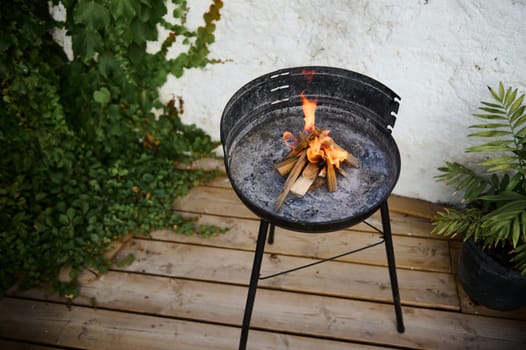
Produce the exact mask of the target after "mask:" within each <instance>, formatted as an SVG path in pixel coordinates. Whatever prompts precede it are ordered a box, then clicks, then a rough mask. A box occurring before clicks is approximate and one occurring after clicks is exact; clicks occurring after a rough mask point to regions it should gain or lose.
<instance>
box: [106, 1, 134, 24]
mask: <svg viewBox="0 0 526 350" xmlns="http://www.w3.org/2000/svg"><path fill="white" fill-rule="evenodd" d="M134 5H135V6H137V5H136V1H133V0H111V2H110V9H111V13H112V15H113V17H114V18H115V19H116V20H117V19H123V20H126V21H131V19H132V18H133V17H134V16H135V14H136V13H137V12H136V9H135V7H134Z"/></svg>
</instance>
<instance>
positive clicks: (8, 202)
mask: <svg viewBox="0 0 526 350" xmlns="http://www.w3.org/2000/svg"><path fill="white" fill-rule="evenodd" d="M173 3H174V4H173V5H174V11H173V17H175V19H176V23H175V24H174V23H169V22H167V21H166V20H165V19H164V16H165V15H166V14H167V7H166V1H165V0H148V1H145V0H61V1H58V0H54V1H51V2H48V1H31V0H12V1H5V2H2V9H1V11H0V27H1V28H2V32H1V34H0V89H1V95H2V99H1V101H0V145H1V149H0V152H1V154H0V295H1V294H2V293H3V292H4V291H5V290H6V288H8V287H9V286H11V285H12V284H13V283H14V281H16V280H18V281H21V283H22V285H25V286H33V285H38V284H41V283H46V284H51V285H52V286H53V287H54V288H55V289H57V290H58V291H59V292H60V293H63V295H64V294H68V295H71V294H73V295H75V294H76V293H77V289H76V276H77V275H78V273H79V272H80V271H81V270H82V269H83V268H85V267H92V268H93V267H94V268H96V269H99V270H101V271H104V270H105V269H107V267H108V266H109V265H108V264H109V262H108V261H106V260H105V259H104V258H103V253H104V252H105V250H107V249H108V244H109V243H110V242H111V241H112V240H114V239H117V238H119V237H121V235H124V234H128V233H147V232H150V230H152V229H155V228H161V227H174V226H183V225H185V224H186V225H187V224H188V222H187V221H186V220H184V219H183V218H181V216H180V215H178V214H176V213H174V212H173V211H172V208H171V204H172V202H173V200H174V199H175V198H176V197H177V196H181V195H183V194H185V193H186V192H187V191H188V190H189V188H190V187H191V186H194V185H196V184H198V183H200V182H202V181H206V180H207V179H210V178H212V177H213V176H215V175H216V174H215V173H213V172H212V173H210V172H204V171H182V170H178V169H176V168H175V164H176V163H181V162H189V161H192V160H194V159H196V158H199V157H201V156H203V155H209V154H210V152H211V151H212V150H213V149H214V148H215V147H216V146H217V143H216V142H213V141H212V140H211V138H210V137H209V136H208V135H207V134H205V133H204V132H203V131H202V130H200V129H199V128H197V127H196V126H193V125H185V124H183V123H182V122H181V120H180V118H179V115H180V113H181V112H182V102H181V101H175V100H174V101H170V103H168V105H163V104H162V103H161V102H160V101H159V98H158V89H159V88H160V87H161V86H162V85H163V84H164V82H165V81H166V78H167V76H168V74H173V75H175V76H176V77H180V76H181V75H182V74H183V72H184V70H185V69H188V68H198V67H204V66H205V65H207V64H209V63H214V62H216V61H214V60H212V59H210V58H208V56H209V49H208V46H209V45H210V44H211V43H213V42H214V31H215V22H217V21H218V20H219V18H220V14H219V11H220V9H221V7H222V2H221V1H220V0H211V5H210V7H209V9H208V11H207V12H206V13H205V14H204V23H203V25H202V26H200V27H199V28H197V29H196V30H192V29H190V28H188V27H187V25H186V14H187V12H188V10H189V9H188V5H187V2H186V1H173ZM58 5H61V6H63V7H64V9H65V10H66V13H67V16H66V20H65V21H57V20H54V19H53V17H52V16H51V15H50V6H58ZM157 26H161V27H164V28H166V29H168V30H169V35H168V37H167V38H166V39H165V40H164V41H163V42H162V45H161V49H160V50H159V51H158V52H156V53H153V54H150V53H147V52H146V45H147V42H148V41H152V40H157V38H158V29H157ZM55 28H62V29H64V30H65V31H66V33H67V35H69V36H71V41H72V49H73V58H72V59H71V60H70V59H68V58H67V57H66V55H65V53H64V50H63V48H62V47H61V46H59V45H58V44H57V43H56V42H55V41H54V40H53V38H52V34H51V33H52V31H53V30H55ZM176 41H177V42H180V43H181V44H182V45H183V47H186V48H187V49H186V51H184V52H182V53H181V54H179V55H178V56H177V57H175V58H173V59H167V58H166V53H167V51H168V49H169V48H170V47H171V46H172V45H173V44H174V43H175V42H176ZM154 110H157V111H160V113H159V114H160V115H155V114H154V113H153V111H154ZM63 266H71V267H72V268H73V269H72V273H71V277H72V279H71V282H68V283H66V282H60V281H59V280H58V278H57V276H58V272H59V270H60V268H61V267H63Z"/></svg>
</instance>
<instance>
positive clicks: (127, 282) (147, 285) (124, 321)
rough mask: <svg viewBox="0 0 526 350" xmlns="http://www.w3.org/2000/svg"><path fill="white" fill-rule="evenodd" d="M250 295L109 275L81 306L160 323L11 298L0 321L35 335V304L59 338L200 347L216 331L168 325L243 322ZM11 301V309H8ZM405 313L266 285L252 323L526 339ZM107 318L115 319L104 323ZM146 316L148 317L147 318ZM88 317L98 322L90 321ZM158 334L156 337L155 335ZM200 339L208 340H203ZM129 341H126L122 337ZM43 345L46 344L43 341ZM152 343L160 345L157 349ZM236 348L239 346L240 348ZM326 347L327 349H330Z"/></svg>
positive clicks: (409, 340) (484, 341)
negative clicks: (49, 310)
mask: <svg viewBox="0 0 526 350" xmlns="http://www.w3.org/2000/svg"><path fill="white" fill-rule="evenodd" d="M246 292H247V289H246V287H241V286H235V285H224V284H217V283H209V282H198V281H191V280H177V279H173V278H166V277H159V276H148V275H141V274H125V273H117V272H109V273H108V274H107V275H105V276H104V278H101V279H99V280H97V281H94V282H91V283H90V284H89V285H88V286H83V287H82V291H81V296H80V297H79V298H77V299H76V300H75V301H74V302H75V303H77V302H78V303H84V304H87V303H89V302H91V298H92V297H95V298H96V300H97V304H98V305H99V307H100V308H105V307H110V308H114V309H120V308H123V309H125V310H131V311H134V312H137V313H149V314H152V313H154V314H155V315H162V316H163V318H161V319H159V321H157V319H156V318H153V317H152V316H149V317H147V318H146V317H145V316H138V315H137V314H127V315H126V316H124V315H121V314H119V313H117V315H115V312H112V313H111V314H110V313H108V311H106V310H102V309H98V310H93V309H83V311H82V312H73V313H72V314H67V309H66V308H65V307H64V306H62V309H63V310H62V311H60V310H58V311H56V310H55V313H60V314H53V316H52V317H50V318H49V320H48V319H47V318H45V317H42V316H41V315H40V309H39V308H42V307H43V306H42V305H40V304H39V305H37V306H35V305H34V303H32V302H29V301H28V302H25V303H21V304H22V305H20V303H18V304H17V305H14V306H12V307H11V308H10V306H11V305H10V304H9V303H10V302H12V301H7V302H6V300H3V301H0V307H1V308H2V309H4V310H7V312H4V314H3V315H1V316H0V321H5V322H0V324H8V326H5V327H4V326H0V328H1V329H4V331H2V330H0V335H2V334H3V332H9V333H10V334H17V332H27V329H25V330H18V327H17V323H18V326H19V325H20V324H21V323H22V322H20V321H19V318H23V317H28V316H26V315H25V312H24V310H20V307H22V308H23V307H27V309H25V310H30V312H31V315H32V316H33V315H37V317H34V316H33V317H32V318H31V322H38V321H40V320H42V319H46V320H47V322H46V327H42V326H40V329H48V330H49V328H50V327H51V326H52V327H56V328H59V330H58V331H57V332H55V334H53V332H52V331H48V333H46V334H45V336H46V337H50V338H51V339H62V340H63V339H68V340H69V339H72V340H73V339H76V338H80V339H81V340H83V337H81V336H80V335H81V332H82V329H80V328H81V327H80V326H81V325H82V324H84V326H85V327H91V326H92V325H94V327H96V329H97V330H98V331H100V332H101V334H100V335H99V334H90V333H89V330H88V331H87V332H88V337H87V338H88V339H91V340H94V339H96V338H99V337H100V338H103V339H107V342H108V346H111V345H114V344H113V342H114V340H113V341H112V339H111V338H110V339H108V337H109V336H112V337H114V336H115V335H114V332H116V331H117V332H122V331H123V330H129V334H128V332H126V333H127V337H126V338H128V337H130V339H126V341H130V342H131V341H137V342H138V343H139V344H148V347H147V348H154V346H159V344H160V343H163V342H171V343H172V344H175V343H178V342H177V341H178V339H173V331H172V332H170V333H168V332H166V329H167V328H170V327H171V328H172V329H174V328H175V327H177V328H176V329H177V332H176V335H182V333H185V334H186V333H192V335H193V337H190V339H188V340H187V341H190V340H193V341H194V343H193V344H194V345H197V344H200V341H203V338H202V334H203V333H199V332H206V333H207V334H208V331H207V330H204V329H202V328H201V329H200V330H196V329H184V326H186V325H187V324H188V323H189V321H185V322H182V321H181V322H182V323H183V325H179V323H177V326H174V325H172V324H170V325H168V324H167V323H168V322H170V323H171V322H174V321H173V320H171V319H169V318H168V317H178V318H184V319H186V320H193V321H194V322H195V321H198V320H206V321H207V322H213V323H219V324H228V325H239V324H240V323H241V318H242V314H243V309H244V300H245V296H246ZM25 293H26V294H27V293H28V292H25ZM32 297H35V295H32ZM5 299H9V298H5ZM6 303H7V307H5V306H6V305H5V304H6ZM26 305H29V306H26ZM50 305H51V304H50ZM78 310H79V308H77V307H74V308H73V311H78ZM403 314H404V320H405V325H406V332H405V333H404V334H399V333H398V332H396V329H395V321H394V310H393V306H392V305H390V304H384V303H373V302H365V301H358V300H349V299H343V298H334V297H327V296H316V295H308V294H301V293H292V292H283V291H276V290H269V289H266V288H259V289H258V293H257V297H256V302H255V309H254V314H253V319H252V326H253V327H254V328H257V329H260V330H268V331H277V332H285V333H291V334H297V335H302V334H303V335H305V334H308V335H312V336H316V337H324V338H330V339H334V340H339V341H352V342H362V343H366V344H375V345H378V346H382V345H384V346H395V347H405V348H418V349H421V348H426V349H448V350H449V349H475V348H476V349H520V348H521V346H522V345H524V343H525V342H526V333H525V332H524V329H525V328H524V327H526V322H523V321H512V320H498V322H497V321H496V320H495V319H494V318H490V317H482V316H473V315H465V314H460V313H457V312H445V311H438V310H431V309H423V308H414V307H408V306H406V307H403ZM101 315H104V317H107V318H108V319H110V320H111V321H101V320H100V318H101V317H102V316H101ZM142 317H145V319H146V320H144V319H143V318H142ZM55 320H60V322H61V323H60V324H57V322H55ZM77 320H80V324H78V325H76V326H75V325H73V324H72V323H75V322H77ZM88 320H90V322H91V323H90V324H86V323H87V322H86V321H88ZM47 324H51V326H49V325H47ZM29 325H30V327H29V328H30V329H31V328H32V329H33V332H36V333H38V334H39V335H40V336H43V333H44V332H38V328H37V327H35V326H32V327H31V324H29ZM151 325H155V326H156V327H155V329H151V328H152V327H151ZM6 327H7V329H6ZM66 327H73V329H64V328H66ZM150 329H151V331H152V332H153V333H154V334H148V333H149V332H150ZM205 329H207V328H206V327H205ZM103 330H106V332H108V333H109V335H105V334H102V331H103ZM84 332H86V330H84ZM140 332H142V333H143V334H142V335H140V336H141V337H146V338H147V339H146V340H145V339H134V338H136V337H139V333H140ZM199 334H201V336H200V335H199ZM252 335H253V332H251V337H249V339H251V340H252V339H253V338H252ZM13 336H14V335H13ZM20 336H22V337H24V338H25V339H31V338H32V339H34V336H33V335H32V334H27V333H25V334H22V335H20ZM209 336H210V337H211V338H214V339H215V337H222V338H220V339H222V341H218V343H217V344H218V347H217V348H223V347H222V346H223V345H224V346H225V347H226V345H227V344H226V340H225V339H224V338H227V339H230V338H234V337H237V336H238V333H237V334H235V335H232V334H231V333H230V332H229V331H228V330H227V331H224V332H223V334H221V335H220V334H213V335H209ZM156 337H157V338H156ZM194 337H198V338H199V339H200V340H199V341H196V340H195V339H193V338H194ZM46 339H47V338H46ZM121 339H124V337H123V338H119V340H121ZM154 339H155V340H154ZM35 340H39V341H43V339H35ZM98 340H100V339H98ZM147 341H152V344H149V343H148V342H147ZM65 344H66V345H72V343H69V342H65ZM207 344H208V343H207ZM83 345H84V344H83ZM89 345H92V344H89ZM93 345H96V344H93ZM125 345H129V343H124V344H122V345H121V344H119V346H125ZM152 345H153V346H152ZM229 345H230V346H231V348H233V347H232V344H229ZM318 345H320V344H318ZM319 348H322V349H323V348H327V347H324V346H323V345H322V346H320V347H319ZM302 349H303V348H302Z"/></svg>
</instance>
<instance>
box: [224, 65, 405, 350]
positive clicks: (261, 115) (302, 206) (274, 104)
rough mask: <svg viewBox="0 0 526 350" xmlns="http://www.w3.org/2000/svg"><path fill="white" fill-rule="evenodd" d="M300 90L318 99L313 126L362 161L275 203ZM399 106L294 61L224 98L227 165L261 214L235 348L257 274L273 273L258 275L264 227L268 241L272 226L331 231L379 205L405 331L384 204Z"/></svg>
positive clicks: (350, 79)
mask: <svg viewBox="0 0 526 350" xmlns="http://www.w3.org/2000/svg"><path fill="white" fill-rule="evenodd" d="M313 71H314V72H315V73H314V74H312V72H313ZM306 72H308V74H305V73H306ZM302 91H304V94H305V96H306V97H307V98H308V99H311V100H312V99H314V100H317V102H318V104H317V107H316V126H317V127H319V128H322V129H325V130H330V135H331V137H332V138H333V139H334V141H335V142H336V143H337V144H338V145H340V146H341V147H342V148H344V149H346V150H347V151H349V152H350V153H351V154H353V155H354V156H355V157H356V158H358V161H359V163H360V166H359V168H357V169H355V168H349V169H348V170H347V176H346V177H338V186H337V190H336V191H335V192H328V191H327V189H326V188H325V187H320V188H317V189H314V190H311V191H309V192H307V194H306V195H305V196H303V197H294V196H293V195H289V197H288V198H287V199H286V200H285V202H284V203H283V205H282V207H281V208H280V209H279V210H275V208H274V205H275V202H276V200H277V198H278V196H279V193H280V191H281V189H282V186H283V184H284V182H285V179H284V178H283V177H281V176H280V175H279V173H278V172H277V171H276V169H275V167H274V163H275V162H277V161H279V160H281V159H283V157H284V156H285V155H286V154H287V153H288V151H289V150H288V149H287V147H286V145H285V144H284V142H283V140H282V134H283V132H284V131H286V130H288V131H291V132H293V133H297V132H299V131H300V130H302V129H303V123H304V119H303V110H302V106H301V105H302V101H301V97H300V94H301V92H302ZM398 105H399V97H398V96H397V95H396V94H395V93H394V92H393V91H391V90H390V89H389V88H387V87H386V86H385V85H383V84H381V83H379V82H377V81H376V80H373V79H371V78H369V77H367V76H364V75H362V74H359V73H355V72H352V71H348V70H344V69H337V68H331V67H296V68H290V69H282V70H278V71H276V72H273V73H269V74H266V75H264V76H261V77H259V78H257V79H255V80H253V81H251V82H249V83H248V84H246V85H245V86H243V87H242V88H241V89H239V91H238V92H236V93H235V94H234V96H233V97H232V98H231V99H230V101H229V102H228V104H227V105H226V107H225V109H224V112H223V116H222V118H221V142H222V144H223V150H224V158H225V167H226V171H227V174H228V177H229V179H230V182H231V183H232V187H233V188H234V190H235V192H236V193H237V195H238V196H239V198H240V199H241V201H243V203H244V204H245V205H246V206H247V207H248V208H249V209H250V210H251V211H253V212H254V213H255V214H256V215H257V216H258V217H260V218H261V221H260V226H259V233H258V241H257V244H256V251H255V256H254V264H253V267H252V275H251V279H250V287H249V292H248V297H247V304H246V308H245V315H244V319H243V325H242V332H241V339H240V346H239V348H240V349H245V347H246V343H247V337H248V331H249V327H250V318H251V314H252V309H253V304H254V299H255V294H256V289H257V283H258V280H259V279H263V278H270V277H272V276H275V275H277V274H274V275H271V276H267V277H260V276H259V272H260V269H261V262H262V257H263V253H264V247H265V242H266V240H267V234H269V232H270V237H269V243H272V241H273V234H274V226H275V225H276V226H280V227H284V228H288V229H291V230H295V231H301V232H307V233H313V232H328V231H334V230H338V229H342V228H346V227H349V226H352V225H354V224H356V223H358V222H360V221H363V220H365V219H366V218H367V217H369V216H370V215H371V214H372V213H374V212H375V211H376V210H377V209H378V208H380V209H381V216H382V225H383V231H379V232H381V233H382V234H383V236H382V241H380V242H379V243H384V242H385V246H386V253H387V260H388V266H389V276H390V279H391V289H392V292H393V301H394V305H395V313H396V319H397V328H398V331H399V332H403V331H404V325H403V320H402V312H401V306H400V296H399V292H398V282H397V277H396V267H395V261H394V253H393V244H392V237H391V228H390V221H389V212H388V208H387V197H388V196H389V194H390V193H391V191H392V190H393V188H394V186H395V184H396V182H397V180H398V176H399V174H400V154H399V151H398V147H397V146H396V143H395V142H394V140H393V138H392V136H391V128H392V127H393V126H394V123H395V119H396V112H397V111H398ZM379 243H376V244H374V245H377V244H379ZM365 248H367V247H364V248H362V249H365ZM351 253H353V252H347V253H344V254H341V255H338V256H337V257H339V256H342V255H346V254H351ZM334 258H336V257H331V258H327V259H323V260H320V261H319V262H323V261H327V260H331V259H334ZM311 265H312V264H311ZM309 266H310V265H309ZM299 268H302V267H299ZM293 270H296V269H292V270H289V271H285V272H282V273H287V272H290V271H293ZM278 274H281V273H278Z"/></svg>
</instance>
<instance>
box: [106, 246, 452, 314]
mask: <svg viewBox="0 0 526 350" xmlns="http://www.w3.org/2000/svg"><path fill="white" fill-rule="evenodd" d="M120 254H122V255H121V256H120V257H119V256H117V259H119V258H123V257H125V256H126V255H128V254H134V255H135V261H134V262H133V263H132V264H131V265H129V266H126V267H124V268H117V267H115V269H117V270H122V271H135V272H142V273H148V274H154V275H164V276H172V277H180V278H193V279H199V280H207V281H219V282H223V283H233V284H248V280H249V276H250V271H251V267H252V260H253V256H254V253H253V252H247V251H240V250H232V249H222V248H213V247H206V246H198V245H187V244H180V243H167V242H158V241H149V240H141V239H135V240H133V244H130V245H128V246H127V247H124V248H123V249H122V251H121V253H120ZM314 261H316V260H314V259H308V258H299V257H290V256H285V255H279V254H268V253H267V254H265V255H264V261H263V265H262V269H261V274H262V276H266V275H270V274H273V273H276V272H280V271H284V270H288V269H292V268H295V267H297V266H303V265H306V264H309V263H312V262H314ZM398 280H399V287H400V294H401V297H402V303H404V304H407V305H416V306H429V307H434V308H442V309H451V310H458V309H459V303H458V298H457V295H456V292H455V282H454V279H453V278H452V277H451V275H450V274H444V273H431V272H422V271H410V270H402V269H399V270H398ZM260 285H262V286H268V287H273V288H279V289H284V290H291V291H300V292H308V293H316V294H323V295H333V296H341V297H351V298H357V299H369V300H377V301H384V302H390V301H391V300H392V294H391V288H390V283H389V275H388V270H387V268H386V267H378V266H368V265H361V264H352V263H345V262H337V261H330V262H325V263H323V264H319V265H316V266H315V267H312V268H309V269H304V270H300V271H295V272H293V273H290V274H287V275H282V276H279V277H275V278H271V279H268V280H263V281H261V282H260Z"/></svg>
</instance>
